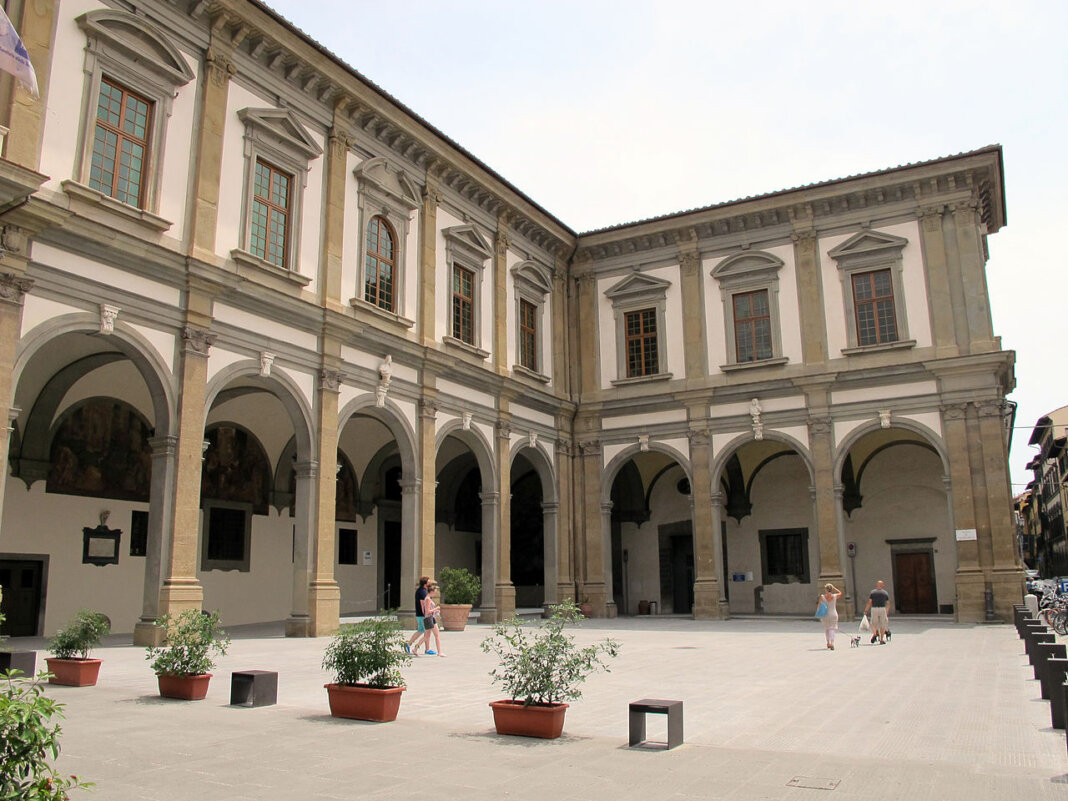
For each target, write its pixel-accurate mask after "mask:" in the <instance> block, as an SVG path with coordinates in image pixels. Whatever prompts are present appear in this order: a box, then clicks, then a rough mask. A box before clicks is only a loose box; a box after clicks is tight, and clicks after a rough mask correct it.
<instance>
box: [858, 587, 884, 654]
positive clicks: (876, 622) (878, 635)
mask: <svg viewBox="0 0 1068 801" xmlns="http://www.w3.org/2000/svg"><path fill="white" fill-rule="evenodd" d="M889 606H890V593H888V592H887V591H886V584H884V583H883V582H882V581H877V582H875V589H874V590H872V591H871V595H869V596H868V605H867V606H865V607H864V614H868V611H869V610H871V631H872V634H871V641H872V642H875V640H876V639H878V640H879V644H880V645H885V644H886V630H887V629H888V628H889V626H890V618H889V616H888V612H887V610H888V607H889Z"/></svg>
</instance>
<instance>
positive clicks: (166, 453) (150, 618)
mask: <svg viewBox="0 0 1068 801" xmlns="http://www.w3.org/2000/svg"><path fill="white" fill-rule="evenodd" d="M149 445H150V446H151V448H152V485H151V488H150V491H149V498H150V503H149V505H148V541H147V543H146V547H145V583H144V590H143V595H142V606H141V619H140V620H138V621H137V623H136V624H134V635H133V639H134V645H143V646H149V645H159V644H161V643H162V642H163V639H164V635H165V633H166V632H164V631H163V629H162V628H161V627H159V626H157V625H155V621H156V618H158V617H159V599H160V588H161V587H162V585H163V565H164V563H165V561H166V553H167V548H168V547H169V546H170V538H169V537H168V536H167V534H169V533H170V530H169V529H165V524H166V521H167V520H171V519H173V515H174V489H175V475H176V473H177V454H178V438H177V437H166V436H164V437H154V438H153V439H151V440H149Z"/></svg>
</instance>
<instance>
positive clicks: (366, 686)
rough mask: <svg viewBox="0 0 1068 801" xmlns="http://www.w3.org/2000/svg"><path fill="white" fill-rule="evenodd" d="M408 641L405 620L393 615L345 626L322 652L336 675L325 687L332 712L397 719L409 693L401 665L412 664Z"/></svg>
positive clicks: (342, 715)
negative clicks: (404, 627)
mask: <svg viewBox="0 0 1068 801" xmlns="http://www.w3.org/2000/svg"><path fill="white" fill-rule="evenodd" d="M404 642H405V637H404V632H403V631H402V630H401V626H400V621H398V620H397V618H395V617H393V616H386V615H379V616H377V617H372V618H368V619H366V620H361V621H360V622H359V623H349V624H346V625H344V626H342V627H341V628H340V629H339V630H338V633H337V634H335V635H334V638H333V639H332V640H331V641H330V643H329V644H328V645H327V646H326V651H325V652H324V653H323V669H324V670H329V671H330V672H331V673H333V675H334V681H333V682H331V683H330V684H326V685H324V686H325V687H326V693H327V696H328V698H329V701H330V714H331V715H333V716H334V717H337V718H354V719H356V720H373V721H377V722H380V723H384V722H386V721H390V720H396V719H397V712H398V710H399V709H400V702H401V693H402V692H404V689H405V688H404V676H403V675H402V674H401V667H402V666H407V665H409V664H411V661H412V658H411V656H410V655H409V654H407V653H406V652H405V650H404Z"/></svg>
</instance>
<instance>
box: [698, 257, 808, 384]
mask: <svg viewBox="0 0 1068 801" xmlns="http://www.w3.org/2000/svg"><path fill="white" fill-rule="evenodd" d="M784 266H785V262H784V261H783V260H782V259H780V258H779V257H778V256H776V255H774V254H772V253H767V252H765V251H748V250H745V251H742V252H740V253H734V254H733V255H730V256H727V257H726V258H725V259H723V260H722V261H721V262H720V263H719V264H717V265H716V266H715V267H714V268H713V269H712V272H711V276H712V277H713V278H714V279H715V280H716V283H717V284H718V286H719V291H720V300H721V301H722V304H723V335H724V343H725V347H726V357H727V361H726V363H725V364H721V365H720V366H719V369H720V370H721V371H723V372H730V371H732V370H744V369H749V368H754V367H772V366H776V365H782V364H786V363H787V362H789V359H788V358H787V357H786V356H784V355H783V349H782V325H781V322H782V317H781V315H780V313H779V274H780V272H781V271H782V268H783V267H784ZM760 291H766V292H767V293H768V315H769V317H770V325H771V356H770V357H768V358H766V359H752V360H750V361H745V362H742V361H739V360H738V337H737V326H736V321H735V319H734V298H735V296H736V295H742V294H750V293H754V292H760Z"/></svg>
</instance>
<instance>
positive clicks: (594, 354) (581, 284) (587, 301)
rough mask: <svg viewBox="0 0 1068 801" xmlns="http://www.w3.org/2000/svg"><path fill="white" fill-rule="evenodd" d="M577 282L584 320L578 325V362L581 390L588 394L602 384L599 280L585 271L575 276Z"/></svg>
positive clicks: (579, 310)
mask: <svg viewBox="0 0 1068 801" xmlns="http://www.w3.org/2000/svg"><path fill="white" fill-rule="evenodd" d="M575 284H576V286H577V289H578V320H581V321H582V324H581V325H576V332H577V336H578V349H579V354H578V363H577V366H578V371H579V392H580V393H581V394H582V395H583V396H588V395H589V394H590V393H593V392H597V391H598V390H599V389H600V386H601V382H600V375H601V359H600V345H599V342H598V330H599V325H598V320H597V297H596V295H597V281H596V280H595V279H594V275H593V273H583V274H582V275H577V276H575Z"/></svg>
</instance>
